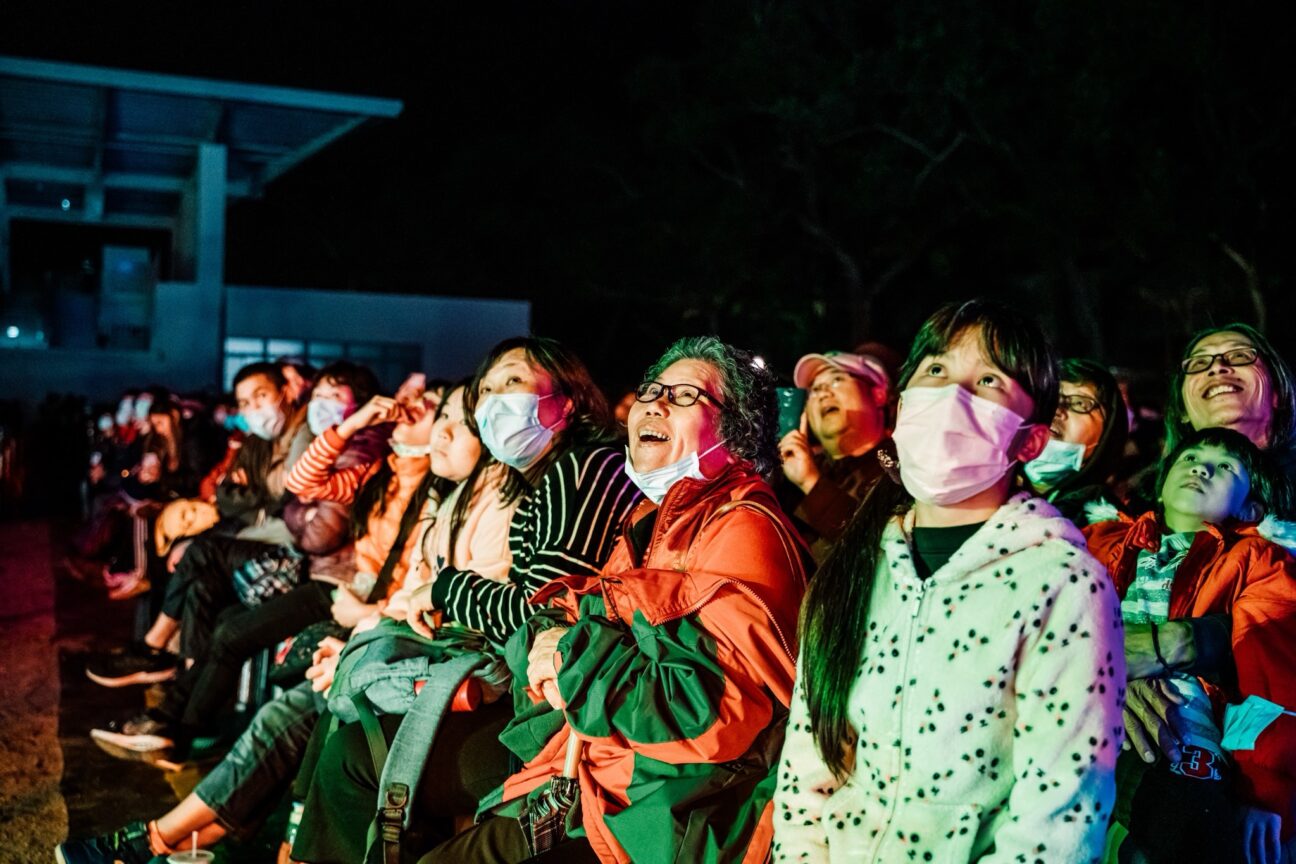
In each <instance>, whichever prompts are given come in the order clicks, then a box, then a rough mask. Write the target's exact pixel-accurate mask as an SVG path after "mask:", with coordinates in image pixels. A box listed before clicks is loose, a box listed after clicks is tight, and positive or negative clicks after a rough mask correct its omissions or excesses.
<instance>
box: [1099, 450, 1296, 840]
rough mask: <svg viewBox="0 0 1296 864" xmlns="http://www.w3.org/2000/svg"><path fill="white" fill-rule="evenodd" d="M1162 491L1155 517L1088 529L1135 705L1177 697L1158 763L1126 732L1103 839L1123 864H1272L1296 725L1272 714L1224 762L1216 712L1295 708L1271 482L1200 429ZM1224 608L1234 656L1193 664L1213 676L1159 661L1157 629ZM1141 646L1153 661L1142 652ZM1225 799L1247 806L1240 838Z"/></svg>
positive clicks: (1249, 457) (1141, 740) (1289, 568)
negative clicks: (1113, 609) (1108, 581)
mask: <svg viewBox="0 0 1296 864" xmlns="http://www.w3.org/2000/svg"><path fill="white" fill-rule="evenodd" d="M1157 488H1158V489H1159V493H1160V501H1161V508H1160V511H1159V512H1158V511H1151V512H1148V513H1145V514H1144V515H1143V516H1141V517H1139V518H1138V519H1135V520H1133V521H1127V520H1122V521H1118V522H1101V523H1097V524H1094V525H1092V526H1090V527H1089V528H1087V529H1086V531H1085V533H1086V536H1087V538H1088V542H1089V547H1090V550H1091V551H1092V552H1093V554H1094V556H1095V557H1096V558H1098V559H1099V561H1101V562H1103V563H1104V564H1106V565H1107V567H1108V570H1109V571H1110V573H1111V576H1112V580H1113V581H1114V582H1115V584H1116V588H1117V591H1118V593H1119V594H1120V596H1121V614H1122V617H1123V618H1124V620H1125V623H1126V625H1127V628H1128V629H1127V633H1126V655H1127V660H1128V665H1129V668H1130V672H1131V675H1132V676H1134V677H1135V678H1142V679H1143V680H1132V681H1131V682H1130V700H1131V702H1133V701H1135V700H1137V699H1139V698H1140V693H1141V692H1142V691H1143V689H1160V690H1161V691H1162V692H1163V693H1165V694H1166V695H1167V696H1168V698H1169V701H1170V702H1171V703H1173V704H1171V706H1170V708H1169V710H1168V711H1167V714H1166V718H1165V719H1166V722H1167V724H1168V727H1169V730H1170V739H1169V740H1166V741H1162V742H1160V743H1161V745H1162V746H1161V749H1162V750H1164V751H1166V755H1167V758H1165V759H1159V758H1158V755H1157V754H1156V752H1155V751H1156V747H1155V746H1154V742H1151V741H1148V740H1147V738H1146V736H1145V735H1143V734H1142V733H1141V731H1140V728H1139V727H1137V726H1134V727H1133V728H1131V730H1130V731H1131V735H1130V742H1129V744H1130V746H1131V750H1130V751H1129V752H1127V753H1125V754H1123V755H1122V757H1121V762H1120V765H1119V769H1118V774H1117V778H1118V779H1117V784H1118V805H1117V809H1116V812H1115V814H1114V821H1115V823H1116V824H1115V825H1114V826H1113V829H1112V833H1111V835H1110V841H1111V843H1112V845H1113V846H1119V847H1120V855H1119V860H1122V861H1124V860H1128V859H1130V856H1131V855H1132V854H1133V853H1134V850H1138V851H1139V852H1140V853H1141V854H1142V855H1143V856H1144V857H1145V858H1146V859H1147V860H1150V861H1185V860H1211V861H1227V860H1238V859H1244V860H1247V861H1249V862H1275V864H1276V862H1277V861H1278V860H1279V855H1280V851H1279V845H1280V836H1281V839H1289V838H1290V837H1291V835H1292V834H1293V829H1294V828H1296V820H1294V818H1293V814H1292V802H1293V796H1294V794H1296V774H1294V772H1293V769H1292V767H1291V766H1292V765H1293V758H1292V757H1293V755H1296V724H1293V722H1292V720H1291V719H1289V718H1285V717H1283V718H1279V719H1278V720H1277V721H1275V722H1274V724H1273V726H1272V727H1271V728H1270V729H1269V730H1267V732H1266V733H1265V734H1262V735H1261V737H1260V738H1259V739H1258V741H1257V743H1256V747H1255V749H1254V750H1246V751H1239V752H1237V753H1236V754H1235V755H1234V763H1235V764H1234V766H1233V768H1230V766H1229V764H1228V759H1227V758H1226V756H1225V751H1224V748H1223V747H1222V746H1221V738H1222V736H1221V731H1220V724H1219V723H1218V717H1219V715H1218V712H1217V711H1216V710H1215V708H1216V707H1217V706H1218V703H1219V702H1221V701H1228V702H1231V703H1236V702H1241V701H1242V700H1243V699H1244V698H1245V697H1246V696H1248V695H1257V696H1262V697H1264V698H1266V699H1269V700H1271V701H1273V702H1276V703H1278V704H1280V705H1287V706H1291V705H1293V704H1296V673H1294V672H1293V670H1294V669H1296V665H1294V664H1296V582H1293V581H1292V580H1293V578H1296V570H1294V569H1293V561H1292V559H1291V557H1290V556H1289V555H1288V554H1287V553H1286V552H1285V551H1284V550H1283V549H1282V548H1281V547H1279V546H1278V545H1276V544H1274V543H1271V542H1270V541H1268V540H1266V539H1265V538H1264V537H1262V536H1261V535H1260V534H1259V532H1258V531H1257V530H1256V523H1257V522H1258V521H1259V520H1260V518H1261V517H1262V516H1263V514H1264V508H1265V506H1266V503H1267V501H1268V496H1269V490H1270V488H1271V478H1270V476H1269V472H1268V468H1267V466H1266V463H1265V461H1264V457H1263V455H1262V454H1261V453H1260V452H1259V451H1258V450H1257V449H1256V447H1255V445H1254V444H1252V443H1251V442H1250V441H1249V440H1248V439H1247V438H1246V437H1245V436H1243V435H1241V434H1239V433H1237V432H1234V431H1232V430H1229V429H1223V428H1214V429H1203V430H1200V431H1197V432H1193V433H1192V434H1190V435H1189V436H1188V437H1186V438H1185V439H1184V440H1183V441H1181V442H1180V443H1179V445H1178V446H1177V447H1176V448H1175V450H1174V451H1173V452H1172V453H1170V454H1169V456H1168V457H1167V458H1166V460H1165V462H1164V463H1163V466H1162V469H1161V476H1160V478H1159V482H1158V485H1157ZM1221 613H1224V614H1226V615H1227V616H1228V618H1227V620H1228V622H1229V623H1230V624H1231V627H1232V637H1231V644H1232V658H1231V661H1232V662H1231V663H1229V662H1227V659H1228V658H1225V660H1226V662H1224V663H1216V664H1213V665H1214V666H1215V667H1216V668H1215V669H1214V670H1210V669H1209V668H1204V667H1203V664H1201V663H1200V662H1194V664H1193V665H1194V670H1195V671H1197V672H1199V673H1201V674H1203V675H1207V676H1208V677H1209V678H1210V679H1212V680H1203V679H1202V678H1198V677H1194V676H1193V675H1190V674H1185V673H1184V672H1183V671H1181V667H1182V666H1185V665H1186V664H1181V663H1178V662H1175V661H1167V660H1166V656H1167V655H1169V656H1171V657H1174V652H1170V651H1169V650H1165V651H1163V644H1162V640H1161V639H1160V638H1158V627H1159V626H1162V625H1165V624H1166V623H1167V622H1168V621H1176V620H1182V619H1198V620H1201V619H1205V618H1206V617H1208V616H1217V615H1219V614H1221ZM1147 637H1150V638H1147ZM1145 646H1150V647H1151V649H1152V654H1153V655H1154V656H1155V657H1156V658H1157V661H1158V662H1156V663H1154V664H1151V665H1150V666H1149V664H1147V663H1144V662H1142V661H1143V660H1144V659H1145V658H1142V657H1139V656H1137V655H1138V654H1139V653H1140V649H1142V651H1141V653H1146V647H1145ZM1192 659H1193V660H1194V661H1196V660H1199V659H1200V658H1192ZM1210 665H1211V664H1206V667H1209V666H1210ZM1234 669H1236V675H1234V674H1233V670H1234ZM1212 671H1213V673H1214V674H1211V672H1212ZM1153 760H1158V761H1156V763H1155V764H1154V765H1152V766H1151V767H1148V766H1147V764H1146V763H1147V762H1151V761H1153ZM1231 774H1232V775H1236V776H1235V777H1230V775H1231ZM1230 780H1232V781H1233V782H1232V783H1230V782H1229V781H1230ZM1234 801H1236V802H1237V803H1238V804H1240V805H1242V810H1241V815H1242V821H1241V830H1242V836H1241V837H1239V836H1238V834H1237V831H1236V828H1235V814H1234V807H1233V802H1234ZM1126 832H1128V839H1124V838H1125V834H1126ZM1123 839H1124V842H1123V843H1122V840H1123Z"/></svg>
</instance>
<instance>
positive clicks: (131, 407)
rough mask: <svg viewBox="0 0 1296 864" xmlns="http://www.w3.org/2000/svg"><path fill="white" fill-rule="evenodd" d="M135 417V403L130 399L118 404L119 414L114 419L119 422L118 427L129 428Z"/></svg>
mask: <svg viewBox="0 0 1296 864" xmlns="http://www.w3.org/2000/svg"><path fill="white" fill-rule="evenodd" d="M134 417H135V403H134V402H133V401H132V400H130V399H123V400H121V402H118V403H117V413H116V414H115V415H114V416H113V419H114V420H116V421H117V425H118V426H128V425H130V422H131V420H132V419H134Z"/></svg>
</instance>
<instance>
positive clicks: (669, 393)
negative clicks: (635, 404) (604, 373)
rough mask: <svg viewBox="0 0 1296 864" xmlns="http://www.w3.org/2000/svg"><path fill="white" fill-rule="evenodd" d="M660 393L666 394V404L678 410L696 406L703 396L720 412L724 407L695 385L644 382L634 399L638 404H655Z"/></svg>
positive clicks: (636, 391)
mask: <svg viewBox="0 0 1296 864" xmlns="http://www.w3.org/2000/svg"><path fill="white" fill-rule="evenodd" d="M662 393H665V394H666V401H667V402H669V403H670V404H672V405H674V406H676V407H679V408H688V407H689V406H690V405H696V404H697V401H698V399H700V398H702V397H703V396H705V397H706V399H707V401H708V402H710V403H711V404H712V405H714V406H715V407H717V408H719V409H720V410H721V411H723V410H724V407H725V406H724V403H722V402H721V401H720V400H719V399H717V398H716V397H714V396H712V395H711V394H710V393H708V392H707V391H705V390H703V389H702V388H701V387H698V386H697V385H696V384H663V383H662V382H660V381H645V382H643V383H642V384H640V385H639V387H638V388H637V389H636V390H635V399H636V400H637V401H639V402H656V401H657V400H658V399H660V398H661V396H662Z"/></svg>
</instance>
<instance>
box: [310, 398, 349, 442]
mask: <svg viewBox="0 0 1296 864" xmlns="http://www.w3.org/2000/svg"><path fill="white" fill-rule="evenodd" d="M350 407H351V406H350V405H348V404H347V403H345V402H342V401H341V400H338V399H312V400H311V401H310V404H309V405H307V406H306V425H307V426H309V427H310V430H311V434H312V435H323V434H324V432H325V430H327V429H331V428H332V427H334V426H336V425H338V424H339V423H341V422H342V421H343V420H345V419H346V416H347V409H348V408H350Z"/></svg>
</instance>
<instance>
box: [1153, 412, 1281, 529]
mask: <svg viewBox="0 0 1296 864" xmlns="http://www.w3.org/2000/svg"><path fill="white" fill-rule="evenodd" d="M1194 447H1218V448H1220V449H1221V450H1223V451H1225V452H1226V453H1228V454H1229V455H1231V456H1233V457H1234V458H1236V459H1237V460H1238V461H1239V462H1241V463H1242V467H1243V468H1245V469H1246V473H1247V477H1248V478H1249V479H1250V481H1251V491H1250V492H1249V493H1248V494H1247V500H1248V501H1254V502H1256V503H1257V504H1259V505H1260V506H1261V507H1263V508H1264V509H1265V510H1268V509H1269V506H1270V503H1271V502H1272V500H1273V481H1274V471H1273V467H1272V465H1271V464H1270V461H1269V457H1268V456H1266V455H1265V454H1264V453H1263V452H1262V451H1261V450H1260V448H1259V447H1257V446H1256V445H1255V443H1254V442H1252V440H1251V439H1250V438H1248V437H1246V436H1245V435H1243V434H1242V433H1241V432H1237V431H1235V430H1233V429H1228V428H1225V427H1223V426H1212V427H1210V428H1207V429H1197V430H1193V431H1190V432H1189V433H1188V434H1187V435H1185V436H1183V437H1182V438H1180V439H1179V441H1178V443H1176V444H1175V447H1174V449H1173V450H1171V451H1170V452H1169V453H1167V454H1166V457H1165V458H1164V459H1162V460H1161V466H1160V467H1159V468H1158V469H1157V482H1156V495H1157V500H1158V501H1160V500H1161V490H1162V489H1163V488H1164V487H1165V482H1166V476H1167V475H1169V473H1170V469H1171V468H1173V467H1174V464H1175V463H1176V462H1178V461H1179V457H1180V456H1182V455H1183V454H1184V451H1186V450H1191V449H1192V448H1194Z"/></svg>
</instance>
